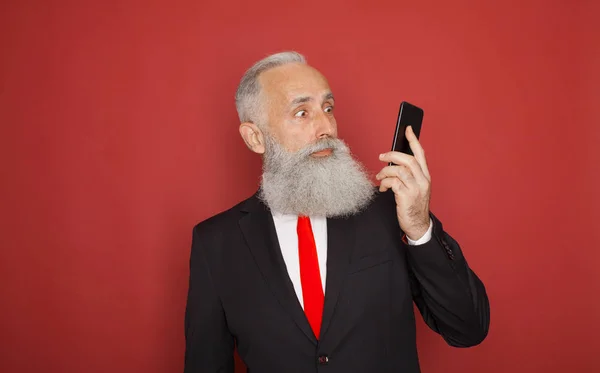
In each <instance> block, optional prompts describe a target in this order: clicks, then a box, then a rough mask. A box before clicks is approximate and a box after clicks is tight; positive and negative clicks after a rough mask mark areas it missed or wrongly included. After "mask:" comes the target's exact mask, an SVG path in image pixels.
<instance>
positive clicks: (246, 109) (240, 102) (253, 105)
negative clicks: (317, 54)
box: [235, 51, 306, 125]
mask: <svg viewBox="0 0 600 373" xmlns="http://www.w3.org/2000/svg"><path fill="white" fill-rule="evenodd" d="M288 63H303V64H305V63H306V58H304V56H303V55H301V54H300V53H298V52H294V51H290V52H281V53H276V54H272V55H270V56H268V57H265V58H263V59H262V60H260V61H258V62H256V63H255V64H254V65H253V66H252V67H251V68H250V69H248V71H246V73H245V74H244V76H243V77H242V80H241V81H240V85H239V86H238V88H237V91H236V92H235V107H236V109H237V112H238V116H239V118H240V122H253V123H255V124H256V125H261V124H262V123H261V119H262V118H261V117H262V116H261V113H260V111H261V101H260V95H261V86H260V82H259V81H258V77H259V76H260V74H262V73H264V72H265V71H267V70H270V69H272V68H275V67H278V66H282V65H286V64H288Z"/></svg>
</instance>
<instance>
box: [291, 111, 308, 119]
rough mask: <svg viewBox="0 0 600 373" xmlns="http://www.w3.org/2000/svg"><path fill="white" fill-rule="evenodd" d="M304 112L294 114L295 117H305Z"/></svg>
mask: <svg viewBox="0 0 600 373" xmlns="http://www.w3.org/2000/svg"><path fill="white" fill-rule="evenodd" d="M306 114H307V113H306V110H300V111H299V112H297V113H296V114H294V116H295V117H298V118H300V117H305V116H306Z"/></svg>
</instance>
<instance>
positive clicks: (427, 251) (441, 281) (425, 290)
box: [406, 214, 490, 347]
mask: <svg viewBox="0 0 600 373" xmlns="http://www.w3.org/2000/svg"><path fill="white" fill-rule="evenodd" d="M431 217H432V220H433V234H432V237H431V240H429V242H427V243H425V244H422V245H416V246H409V245H406V251H407V258H408V264H409V268H410V273H409V276H410V280H411V289H412V293H413V299H414V302H415V304H416V305H417V308H418V309H419V311H420V312H421V315H422V316H423V319H424V320H425V322H426V323H427V325H428V326H429V327H430V328H431V329H432V330H434V331H435V332H437V333H439V334H440V335H441V336H442V337H443V338H444V340H445V341H446V342H447V343H448V344H449V345H451V346H454V347H470V346H474V345H477V344H479V343H481V342H482V341H483V340H484V339H485V337H486V336H487V333H488V330H489V324H490V305H489V300H488V297H487V294H486V290H485V287H484V285H483V283H482V282H481V280H480V279H479V278H478V277H477V275H476V274H475V272H473V271H472V270H471V269H470V268H469V266H468V264H467V261H466V260H465V258H464V256H463V253H462V251H461V249H460V246H459V244H458V243H457V242H456V241H455V240H454V239H453V238H452V237H450V235H448V234H447V233H446V232H444V229H443V227H442V223H441V222H440V221H439V220H438V219H437V218H436V217H435V216H434V215H433V214H431Z"/></svg>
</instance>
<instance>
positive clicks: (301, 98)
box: [290, 96, 312, 106]
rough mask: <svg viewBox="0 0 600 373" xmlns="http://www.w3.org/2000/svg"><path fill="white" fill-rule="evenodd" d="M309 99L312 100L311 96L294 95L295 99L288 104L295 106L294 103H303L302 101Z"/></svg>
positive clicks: (308, 100)
mask: <svg viewBox="0 0 600 373" xmlns="http://www.w3.org/2000/svg"><path fill="white" fill-rule="evenodd" d="M310 101H312V98H311V97H308V96H300V97H296V98H295V99H293V100H292V102H291V103H290V106H296V105H300V104H304V103H306V102H310Z"/></svg>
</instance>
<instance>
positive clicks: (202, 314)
mask: <svg viewBox="0 0 600 373" xmlns="http://www.w3.org/2000/svg"><path fill="white" fill-rule="evenodd" d="M395 208H396V205H395V201H394V196H393V193H392V192H391V191H388V192H386V193H377V195H376V197H375V199H374V201H373V202H372V203H371V205H370V206H369V207H368V208H367V209H366V210H365V211H364V212H362V213H360V214H358V215H355V216H352V217H349V218H339V219H327V240H328V243H327V250H328V251H327V278H326V290H325V305H324V311H323V322H322V326H321V338H320V340H317V339H316V338H315V336H314V334H313V332H312V330H311V328H310V326H309V324H308V321H307V319H306V317H305V315H304V311H303V310H302V307H301V306H300V303H299V302H298V299H297V296H296V293H295V292H294V289H293V286H292V282H291V280H290V278H289V276H288V273H287V270H286V268H285V263H284V261H283V257H282V255H281V251H280V248H279V243H278V239H277V235H276V231H275V226H274V223H273V219H272V216H271V213H270V211H269V210H268V209H267V207H266V206H265V205H264V204H263V203H262V202H261V201H260V200H259V199H258V198H257V196H256V195H254V196H253V197H251V198H249V199H247V200H245V201H243V202H242V203H240V204H238V205H237V206H235V207H233V208H231V209H230V210H228V211H225V212H223V213H220V214H218V215H216V216H213V217H212V218H210V219H208V220H206V221H204V222H202V223H200V224H198V225H197V226H196V227H195V228H194V230H193V241H192V252H191V260H190V281H189V294H188V301H187V309H186V317H185V336H186V352H185V372H186V373H200V372H202V373H209V372H211V373H212V372H233V371H234V362H233V361H234V360H233V350H234V346H235V345H237V348H238V352H239V355H240V357H241V358H242V359H243V360H244V362H245V363H246V365H247V366H248V371H249V372H251V373H270V372H273V373H294V372H298V373H309V372H327V373H352V372H377V373H384V372H405V373H416V372H419V371H420V370H419V362H418V357H417V348H416V336H415V315H414V308H413V301H414V302H415V304H416V305H417V307H418V309H419V311H420V313H421V315H422V316H423V318H424V320H425V322H426V323H427V325H429V327H430V328H431V329H433V330H434V331H435V332H437V333H439V334H441V336H442V337H443V338H444V339H445V340H446V342H447V343H448V344H450V345H452V346H457V347H468V346H473V345H476V344H479V343H480V342H481V341H482V340H483V339H484V338H485V336H486V335H487V332H488V326H489V303H488V298H487V295H486V291H485V288H484V285H483V284H482V282H481V281H480V280H479V278H478V277H477V276H476V275H475V273H474V272H473V271H472V270H471V269H470V268H469V266H468V265H467V262H466V261H465V258H464V256H463V254H462V252H461V249H460V247H459V245H458V243H457V242H456V241H455V240H454V239H452V237H450V236H449V235H448V234H447V233H446V232H445V231H444V230H443V228H442V224H441V222H440V221H439V220H438V219H437V218H436V217H435V216H434V215H433V214H431V217H432V219H433V236H432V239H431V240H430V241H429V242H428V243H426V244H423V245H418V246H408V245H406V244H405V243H404V242H403V241H402V235H403V232H402V231H401V229H400V228H399V225H398V221H397V218H396V210H395Z"/></svg>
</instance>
